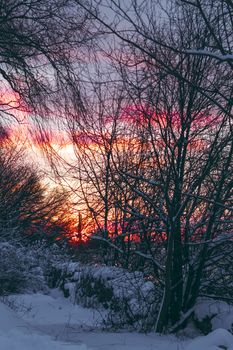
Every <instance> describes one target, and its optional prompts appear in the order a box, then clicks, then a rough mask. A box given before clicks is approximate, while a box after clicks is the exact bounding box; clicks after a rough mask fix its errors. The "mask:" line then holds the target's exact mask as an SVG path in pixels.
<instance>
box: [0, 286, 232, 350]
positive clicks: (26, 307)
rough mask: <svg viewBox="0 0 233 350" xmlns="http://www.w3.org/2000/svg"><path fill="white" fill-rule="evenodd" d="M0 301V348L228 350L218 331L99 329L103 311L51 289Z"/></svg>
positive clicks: (227, 342)
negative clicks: (187, 334) (181, 334)
mask: <svg viewBox="0 0 233 350" xmlns="http://www.w3.org/2000/svg"><path fill="white" fill-rule="evenodd" d="M4 302H6V303H7V304H8V305H10V306H11V307H12V308H13V310H12V309H10V308H9V307H8V306H7V305H5V304H3V303H0V350H42V349H43V350H91V349H93V350H133V349H134V350H219V349H227V350H233V336H232V335H231V334H230V333H229V332H227V331H226V330H221V329H218V330H215V331H214V332H212V333H211V334H209V335H208V336H206V337H198V338H196V339H194V340H187V339H186V340H182V339H178V338H176V337H174V336H159V335H157V334H154V333H150V334H147V335H145V334H140V333H136V332H132V333H129V332H118V333H110V332H104V331H103V330H102V325H101V322H102V320H103V318H104V316H105V315H104V314H103V315H100V314H99V313H98V312H96V311H94V310H91V309H85V308H83V307H81V306H79V305H73V304H72V303H71V302H70V301H69V300H66V299H64V298H63V297H62V296H61V295H60V294H59V292H57V291H53V292H52V293H51V295H42V294H30V295H28V294H25V295H17V296H11V297H9V298H7V299H5V301H4Z"/></svg>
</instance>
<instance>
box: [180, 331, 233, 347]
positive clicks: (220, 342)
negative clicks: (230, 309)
mask: <svg viewBox="0 0 233 350" xmlns="http://www.w3.org/2000/svg"><path fill="white" fill-rule="evenodd" d="M220 349H225V350H233V335H232V334H230V333H229V332H228V331H226V330H225V329H216V330H215V331H213V332H212V333H210V334H208V335H207V336H205V337H198V338H197V339H195V340H193V341H192V342H191V343H190V344H189V345H188V346H187V347H186V349H185V350H220Z"/></svg>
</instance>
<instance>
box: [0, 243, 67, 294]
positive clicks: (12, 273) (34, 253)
mask: <svg viewBox="0 0 233 350" xmlns="http://www.w3.org/2000/svg"><path fill="white" fill-rule="evenodd" d="M64 259H67V257H66V256H65V255H64V252H63V250H62V249H61V248H60V247H58V246H56V245H55V244H54V245H53V246H46V243H45V242H40V243H35V244H34V245H31V246H27V247H25V246H20V245H16V244H13V243H9V242H1V243H0V261H1V264H0V294H1V295H6V294H12V293H21V292H25V291H26V292H37V291H43V292H47V291H48V288H49V284H50V280H51V279H52V278H54V276H53V270H54V269H53V265H54V264H56V263H58V262H59V263H61V261H64Z"/></svg>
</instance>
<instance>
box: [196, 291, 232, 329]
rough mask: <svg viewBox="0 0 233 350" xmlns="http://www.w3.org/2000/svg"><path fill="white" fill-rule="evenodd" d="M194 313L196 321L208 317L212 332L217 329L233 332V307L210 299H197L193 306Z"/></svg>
mask: <svg viewBox="0 0 233 350" xmlns="http://www.w3.org/2000/svg"><path fill="white" fill-rule="evenodd" d="M194 313H195V318H196V319H197V320H198V321H202V320H204V319H205V318H206V317H209V319H210V323H211V326H212V330H215V329H218V328H224V329H226V330H229V331H232V330H233V306H231V305H229V304H227V303H226V302H224V301H220V300H213V299H210V298H202V299H199V300H198V301H197V303H196V305H195V308H194Z"/></svg>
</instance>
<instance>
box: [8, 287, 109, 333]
mask: <svg viewBox="0 0 233 350" xmlns="http://www.w3.org/2000/svg"><path fill="white" fill-rule="evenodd" d="M7 300H8V302H10V303H11V304H13V305H14V307H15V308H16V310H17V313H18V315H19V316H21V317H23V319H24V320H26V321H27V322H29V323H30V324H31V325H33V326H39V327H43V326H44V325H46V327H50V328H54V329H56V328H59V326H60V325H62V326H64V325H68V324H69V326H70V327H75V328H79V327H81V328H86V329H93V328H95V329H96V328H98V327H101V324H102V320H103V317H102V315H100V314H99V312H97V311H96V310H94V309H87V308H83V307H82V306H80V305H74V304H72V303H71V302H70V301H69V300H67V299H65V298H64V297H63V296H62V293H60V292H59V291H58V290H53V291H52V292H51V294H50V295H43V294H40V293H36V294H21V295H14V296H10V297H8V298H7Z"/></svg>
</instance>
